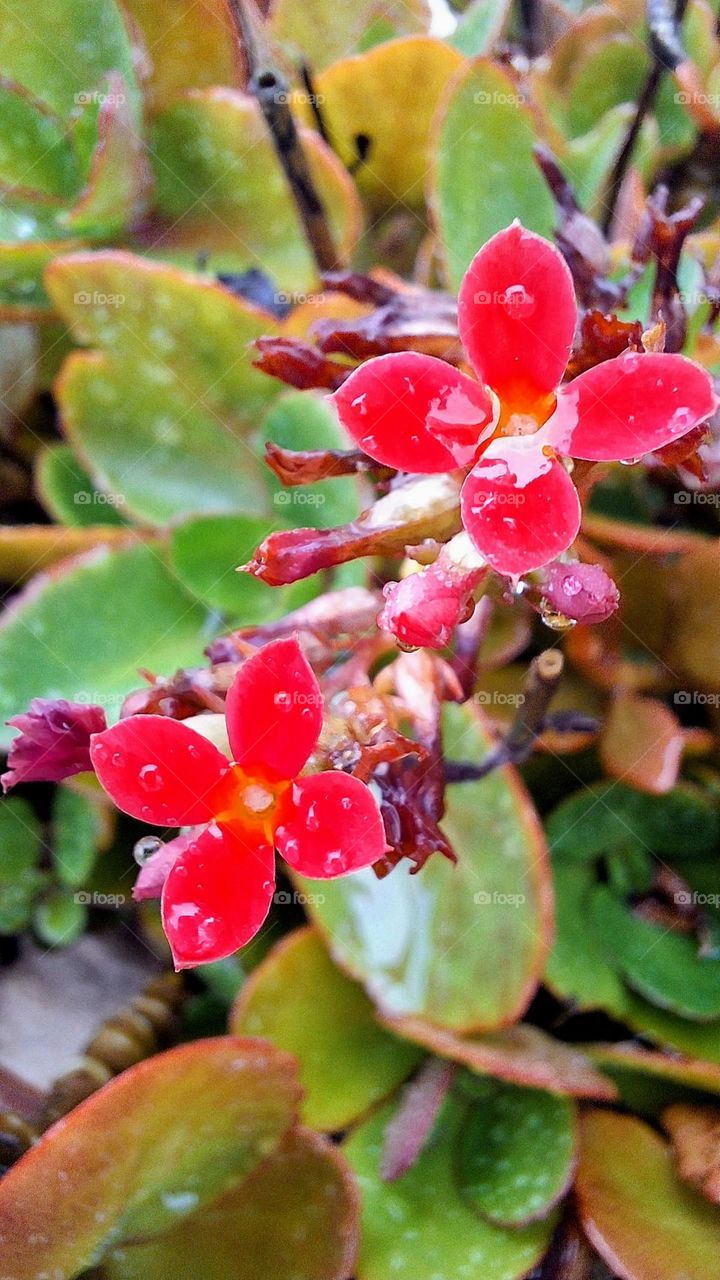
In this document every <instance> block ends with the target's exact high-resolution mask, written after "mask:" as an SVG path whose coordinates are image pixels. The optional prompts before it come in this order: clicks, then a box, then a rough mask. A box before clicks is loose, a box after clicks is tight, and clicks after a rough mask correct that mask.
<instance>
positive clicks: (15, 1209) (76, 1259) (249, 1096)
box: [0, 1037, 299, 1280]
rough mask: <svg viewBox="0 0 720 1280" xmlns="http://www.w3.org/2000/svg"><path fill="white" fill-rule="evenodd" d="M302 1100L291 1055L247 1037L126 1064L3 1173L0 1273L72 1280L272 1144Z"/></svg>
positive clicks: (251, 1165) (198, 1201) (205, 1196)
mask: <svg viewBox="0 0 720 1280" xmlns="http://www.w3.org/2000/svg"><path fill="white" fill-rule="evenodd" d="M298 1096H299V1089H298V1085H297V1080H296V1077H295V1074H294V1070H293V1063H292V1059H290V1058H288V1057H287V1055H286V1054H283V1053H280V1052H278V1051H277V1050H275V1049H272V1048H271V1046H270V1045H267V1044H262V1043H260V1042H258V1041H254V1040H238V1039H235V1038H232V1037H219V1038H218V1039H215V1040H203V1041H200V1042H198V1043H197V1044H188V1045H182V1046H180V1048H177V1049H172V1050H170V1051H169V1052H168V1053H162V1054H159V1055H157V1056H155V1057H152V1058H149V1059H147V1060H146V1061H144V1062H141V1063H139V1064H138V1065H137V1066H135V1067H131V1068H130V1070H129V1071H125V1072H123V1074H122V1075H120V1076H117V1077H116V1078H115V1079H114V1080H111V1081H110V1083H109V1084H107V1085H106V1086H105V1088H103V1089H101V1090H100V1091H99V1092H98V1093H95V1094H93V1095H92V1096H91V1097H90V1098H88V1099H87V1101H86V1102H83V1103H81V1105H80V1106H79V1107H77V1108H76V1109H75V1110H74V1111H73V1112H72V1113H71V1114H70V1115H69V1116H67V1117H66V1118H65V1119H64V1120H63V1121H62V1122H61V1123H60V1124H57V1125H54V1126H53V1127H52V1128H51V1129H49V1130H48V1132H47V1133H46V1134H45V1135H44V1137H43V1138H42V1139H41V1141H40V1142H39V1143H38V1144H37V1145H36V1146H34V1147H33V1148H32V1149H31V1150H30V1152H29V1153H28V1154H27V1155H26V1156H25V1157H23V1159H22V1160H20V1161H19V1162H18V1164H16V1165H15V1166H14V1167H13V1169H12V1170H11V1171H10V1173H9V1174H8V1175H7V1176H6V1177H5V1178H4V1179H3V1181H2V1183H1V1184H0V1244H2V1257H3V1267H4V1269H5V1271H6V1272H7V1273H8V1274H9V1275H12V1277H13V1280H37V1275H38V1270H46V1271H48V1272H50V1274H52V1275H55V1276H57V1277H58V1280H60V1277H62V1278H63V1280H70V1278H71V1277H73V1276H75V1275H77V1273H78V1272H79V1271H82V1270H84V1269H85V1268H86V1267H89V1266H92V1265H94V1264H95V1263H96V1262H98V1261H99V1260H100V1258H101V1257H102V1256H103V1254H104V1253H105V1252H106V1251H107V1250H108V1249H109V1248H111V1247H113V1246H116V1245H119V1244H120V1243H122V1242H123V1241H126V1240H132V1239H136V1238H138V1237H148V1238H151V1237H152V1236H155V1235H159V1234H162V1233H163V1232H165V1231H168V1230H169V1229H170V1228H172V1227H174V1226H175V1225H176V1224H177V1223H178V1222H180V1220H181V1219H182V1218H184V1217H186V1216H187V1215H188V1214H192V1213H194V1212H195V1211H196V1210H199V1209H202V1208H203V1207H204V1206H205V1205H206V1204H209V1203H210V1202H211V1201H212V1200H215V1199H216V1198H217V1197H218V1196H220V1195H223V1194H224V1193H225V1192H228V1191H230V1190H232V1189H233V1188H234V1187H237V1186H238V1185H239V1184H240V1183H241V1182H242V1180H243V1179H244V1178H246V1177H247V1176H248V1174H251V1173H252V1172H253V1170H254V1169H256V1168H257V1166H258V1165H259V1164H260V1162H261V1161H262V1160H264V1159H265V1158H266V1157H267V1156H269V1155H271V1154H272V1152H273V1151H275V1149H276V1148H277V1146H278V1144H279V1143H280V1141H281V1139H282V1138H283V1136H284V1134H285V1133H286V1132H287V1130H288V1129H289V1128H290V1126H291V1125H292V1123H293V1120H294V1117H295V1110H296V1106H297V1102H298ZM40 1243H42V1255H41V1262H40V1261H39V1258H38V1245H39V1244H40ZM30 1245H33V1246H34V1247H29V1246H30Z"/></svg>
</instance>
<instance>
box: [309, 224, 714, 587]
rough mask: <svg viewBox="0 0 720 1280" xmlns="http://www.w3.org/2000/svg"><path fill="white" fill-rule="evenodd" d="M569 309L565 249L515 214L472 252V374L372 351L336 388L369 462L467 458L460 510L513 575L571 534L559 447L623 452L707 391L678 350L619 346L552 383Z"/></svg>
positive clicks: (629, 452)
mask: <svg viewBox="0 0 720 1280" xmlns="http://www.w3.org/2000/svg"><path fill="white" fill-rule="evenodd" d="M576 320H577V309H576V305H575V292H574V288H573V281H572V276H571V275H570V272H569V270H568V268H567V266H566V265H565V262H564V259H563V258H562V256H561V254H560V253H559V252H558V251H557V249H555V248H554V246H553V245H551V244H550V243H549V242H548V241H546V240H543V239H542V238H541V237H540V236H537V235H534V234H532V233H531V232H528V231H526V230H525V229H524V228H523V227H521V226H520V225H519V223H514V224H513V225H512V226H511V227H508V228H507V230H505V231H500V232H498V234H497V235H495V236H493V238H492V239H491V240H489V241H488V243H487V244H486V245H484V246H483V248H482V249H481V250H480V251H479V253H478V254H477V255H476V256H475V258H474V259H473V261H472V263H471V265H470V267H469V269H468V271H467V274H466V275H465V278H464V280H463V283H462V286H461V289H460V298H459V310H458V322H459V328H460V336H461V339H462V342H463V346H464V348H465V351H466V354H467V356H468V359H469V360H470V361H471V363H472V366H473V368H474V370H475V373H476V374H477V378H478V381H475V380H473V379H471V378H468V377H467V376H466V375H465V374H463V373H461V372H460V371H459V370H455V369H452V368H450V367H449V366H448V365H447V364H446V363H445V362H444V361H440V360H436V359H433V358H432V357H430V356H424V355H422V354H415V353H409V352H407V353H402V354H397V355H387V356H379V357H377V358H376V359H374V360H369V361H368V362H367V363H366V364H363V365H361V366H360V368H359V369H356V370H355V372H354V373H353V374H351V376H350V377H349V378H348V379H347V381H346V382H344V383H343V385H342V386H341V387H340V388H339V390H338V391H336V392H335V395H334V400H335V404H336V407H337V410H338V414H339V416H340V420H341V422H342V423H343V424H344V426H345V427H346V428H347V430H348V431H349V432H350V435H351V436H352V438H353V439H354V440H355V441H357V443H358V444H359V445H360V446H361V447H362V448H363V449H364V450H365V452H366V453H368V454H369V455H370V456H371V457H372V458H375V459H376V460H377V461H378V462H384V463H387V464H389V465H391V466H394V467H397V468H399V469H401V470H403V471H409V472H420V473H425V474H431V473H435V472H443V471H452V470H455V469H456V468H458V467H460V468H463V470H466V469H468V468H469V472H468V475H467V479H466V480H465V483H464V485H463V489H462V493H461V498H460V502H461V509H462V519H463V524H464V526H465V529H466V530H467V533H468V535H469V537H470V539H471V541H472V543H473V544H474V546H475V548H476V549H477V551H478V552H479V553H480V555H481V556H483V557H484V559H485V560H486V561H487V563H488V564H489V565H491V566H492V568H493V569H495V570H497V571H498V572H499V573H503V574H509V575H520V574H525V573H528V572H530V571H531V570H533V569H538V568H540V567H541V566H542V565H545V564H547V563H548V562H549V561H550V560H553V559H555V557H556V556H558V555H560V554H561V553H562V552H563V551H566V550H567V548H568V547H569V546H570V545H571V543H572V542H573V541H574V539H575V537H576V535H577V532H578V529H579V527H580V517H581V510H580V503H579V499H578V496H577V492H576V490H575V487H574V485H573V484H572V481H571V480H570V477H569V474H568V469H567V467H566V466H565V465H564V463H563V459H567V458H576V459H582V460H586V461H589V462H607V461H630V460H633V459H636V458H640V457H642V455H643V454H645V453H649V452H652V451H653V450H655V449H659V448H661V447H662V446H663V445H666V444H669V443H670V442H671V441H673V440H676V439H678V438H679V437H681V436H683V435H685V434H686V433H687V432H688V431H691V430H692V429H693V427H695V426H697V425H698V423H700V422H703V421H705V420H706V419H707V418H708V417H709V416H710V415H711V414H712V413H713V411H714V409H715V407H716V404H717V400H716V397H715V394H714V391H713V387H712V382H711V379H710V377H709V375H708V374H707V373H706V372H705V370H703V369H701V368H699V367H698V366H697V365H695V364H693V363H692V361H690V360H687V359H685V358H684V357H683V356H677V355H665V354H650V355H642V356H641V355H640V354H638V353H632V352H631V353H628V354H623V355H621V356H618V357H616V358H615V359H611V360H606V361H604V362H603V363H602V364H600V365H596V366H595V367H594V368H592V369H589V370H587V372H586V373H583V374H581V375H580V376H579V377H577V378H575V379H574V380H573V381H572V382H571V383H569V384H567V385H564V386H561V385H560V383H561V381H562V378H563V375H564V373H565V368H566V366H567V362H568V358H569V356H570V351H571V348H572V343H573V338H574V335H575V326H576Z"/></svg>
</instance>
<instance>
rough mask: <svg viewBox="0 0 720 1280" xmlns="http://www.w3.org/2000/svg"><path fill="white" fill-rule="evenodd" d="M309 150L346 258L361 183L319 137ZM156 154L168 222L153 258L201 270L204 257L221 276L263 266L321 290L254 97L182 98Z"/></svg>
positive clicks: (158, 131) (158, 232)
mask: <svg viewBox="0 0 720 1280" xmlns="http://www.w3.org/2000/svg"><path fill="white" fill-rule="evenodd" d="M303 145H304V148H305V152H306V155H307V159H308V164H309V167H310V170H311V173H312V175H313V178H314V180H315V183H316V186H317V190H318V193H319V196H320V199H321V200H322V202H323V205H324V207H325V210H326V213H327V216H328V221H329V224H330V228H331V231H332V234H333V237H334V240H335V243H336V245H337V249H338V255H339V257H340V259H342V260H345V259H347V258H349V257H350V255H351V253H352V251H353V249H354V247H355V243H356V240H357V238H358V235H359V231H360V209H359V201H358V197H357V194H356V192H355V188H354V185H353V183H352V181H351V179H350V178H349V176H348V174H347V172H346V170H345V168H344V167H343V165H342V164H341V163H340V161H339V160H338V158H337V156H336V155H335V154H334V152H333V151H331V150H330V148H329V147H328V146H327V144H326V143H325V142H323V141H322V139H321V138H319V137H318V135H317V134H315V133H310V132H309V131H307V132H304V136H303ZM151 153H152V157H153V160H154V163H155V179H156V210H157V215H158V219H157V221H156V220H155V219H154V220H153V223H152V226H151V228H150V237H149V239H150V244H149V248H150V250H151V252H154V253H159V254H161V255H162V256H163V257H164V258H167V257H172V258H173V259H176V260H180V261H182V260H183V259H185V260H186V261H187V264H188V265H192V262H193V259H194V257H195V256H196V254H197V253H198V252H199V251H200V250H203V251H205V252H207V253H209V254H210V255H211V262H212V267H213V270H215V271H241V270H244V269H246V268H248V267H257V266H260V267H262V269H263V271H265V272H266V274H267V275H269V276H270V277H272V279H273V280H276V281H277V283H278V285H279V286H281V287H282V289H283V290H303V289H307V288H309V287H310V286H311V285H314V284H315V282H316V280H317V265H316V263H315V261H314V259H313V256H312V253H311V251H310V248H309V246H308V243H307V238H306V236H305V234H304V231H303V228H302V226H301V224H300V221H299V218H298V213H297V208H296V205H295V202H294V200H293V198H292V194H291V191H290V188H289V186H288V182H287V179H286V177H285V174H284V172H283V169H282V166H281V165H280V162H279V160H278V158H277V155H276V153H275V149H274V147H273V142H272V138H271V136H270V133H269V131H268V128H267V125H266V123H265V121H264V119H263V116H262V113H261V111H260V108H259V106H258V104H257V102H255V100H254V99H253V98H252V97H250V96H248V95H247V94H242V93H235V92H233V91H232V90H230V89H225V88H221V89H220V88H212V89H205V90H201V91H199V90H194V91H192V92H191V93H189V94H186V95H185V96H183V97H181V98H178V99H177V100H176V101H175V102H173V103H172V104H171V105H170V106H168V107H167V108H166V109H165V110H164V111H162V112H161V113H160V115H159V116H158V117H157V119H156V121H155V128H154V132H153V137H152V147H151ZM165 228H166V229H165ZM284 300H286V295H282V297H281V296H278V301H279V302H280V301H284Z"/></svg>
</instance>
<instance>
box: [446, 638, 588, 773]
mask: <svg viewBox="0 0 720 1280" xmlns="http://www.w3.org/2000/svg"><path fill="white" fill-rule="evenodd" d="M563 666H564V659H563V655H562V653H561V652H560V650H559V649H545V650H544V652H543V653H540V654H538V656H537V657H536V658H533V660H532V662H531V663H530V666H529V667H528V672H527V676H526V677H525V685H524V689H523V694H522V701H521V702H520V705H519V706H518V709H517V712H516V713H515V718H514V720H513V722H512V724H511V726H510V728H509V729H508V732H507V733H506V735H505V737H504V738H503V739H502V741H501V742H499V743H498V745H497V746H496V747H495V748H494V749H493V750H492V751H490V752H489V754H488V755H486V757H485V759H484V760H481V761H480V763H479V764H459V763H456V762H455V763H454V762H452V761H450V762H448V763H447V764H446V765H445V781H446V782H477V781H478V780H479V779H480V778H485V777H487V775H488V774H489V773H492V771H493V769H499V768H500V767H501V766H502V765H504V764H522V763H523V762H524V761H525V760H527V759H528V757H529V756H530V754H531V753H532V750H533V747H534V746H535V742H536V739H537V738H538V736H539V735H540V734H541V733H542V731H543V729H544V728H545V727H546V725H547V724H548V719H549V717H548V716H547V709H548V707H549V705H550V702H551V700H552V698H553V695H554V693H555V690H556V689H557V686H558V683H559V681H560V677H561V676H562V673H563Z"/></svg>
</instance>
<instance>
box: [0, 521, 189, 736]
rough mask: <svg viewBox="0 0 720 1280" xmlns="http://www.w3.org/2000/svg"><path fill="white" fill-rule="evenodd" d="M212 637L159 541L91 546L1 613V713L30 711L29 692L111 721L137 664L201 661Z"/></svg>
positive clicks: (169, 666) (171, 666)
mask: <svg viewBox="0 0 720 1280" xmlns="http://www.w3.org/2000/svg"><path fill="white" fill-rule="evenodd" d="M119 609H121V614H120V613H119V612H118V610H119ZM120 617H122V626H118V622H119V620H120ZM208 638H209V634H208V632H207V630H206V613H205V610H204V609H202V608H201V606H200V605H199V604H197V603H196V602H195V601H194V600H193V599H192V598H191V597H190V596H188V595H187V594H186V593H185V591H184V590H183V588H182V587H181V586H180V584H179V583H178V582H177V581H176V580H175V579H174V578H173V577H172V575H171V574H170V573H169V571H168V569H167V568H166V566H165V563H164V561H163V559H162V556H161V555H160V554H159V553H158V551H157V549H156V548H151V547H149V546H144V545H140V544H136V545H133V546H128V547H126V548H124V549H123V550H119V551H115V552H111V551H108V550H106V549H104V548H100V549H98V550H97V551H93V552H89V553H88V554H87V555H86V556H84V557H82V558H81V559H78V560H76V561H73V562H72V563H70V564H69V565H68V566H67V567H66V568H65V569H64V570H63V571H61V572H60V573H57V574H54V575H53V576H47V577H42V576H39V577H37V578H36V579H35V580H34V582H33V584H32V585H31V586H30V587H28V589H27V590H26V591H25V592H24V593H23V594H22V595H20V596H18V597H17V598H16V599H15V601H14V604H13V608H12V609H11V610H8V611H7V612H6V613H5V616H4V618H3V620H2V625H0V720H2V722H3V723H4V722H5V721H6V720H8V719H9V717H10V716H13V715H17V714H19V713H20V712H22V711H25V710H27V707H28V706H29V704H30V702H31V700H32V699H33V698H69V699H70V700H71V701H76V702H100V703H101V704H102V705H103V706H105V708H106V711H107V713H108V718H109V719H110V720H114V719H116V718H117V715H118V713H119V710H120V705H121V703H122V699H123V697H124V696H125V695H126V694H127V693H129V692H130V690H131V689H136V688H137V687H138V685H139V684H140V683H141V679H140V676H139V674H138V670H139V668H150V669H151V670H156V671H174V670H175V669H176V667H178V666H183V665H187V664H189V663H192V662H198V661H199V660H200V658H201V655H202V650H203V646H204V644H205V643H207V640H208ZM12 737H13V731H12V730H10V729H4V730H3V731H2V735H1V738H0V740H1V741H2V742H3V743H4V744H5V745H7V744H8V743H9V742H10V740H11V739H12Z"/></svg>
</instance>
